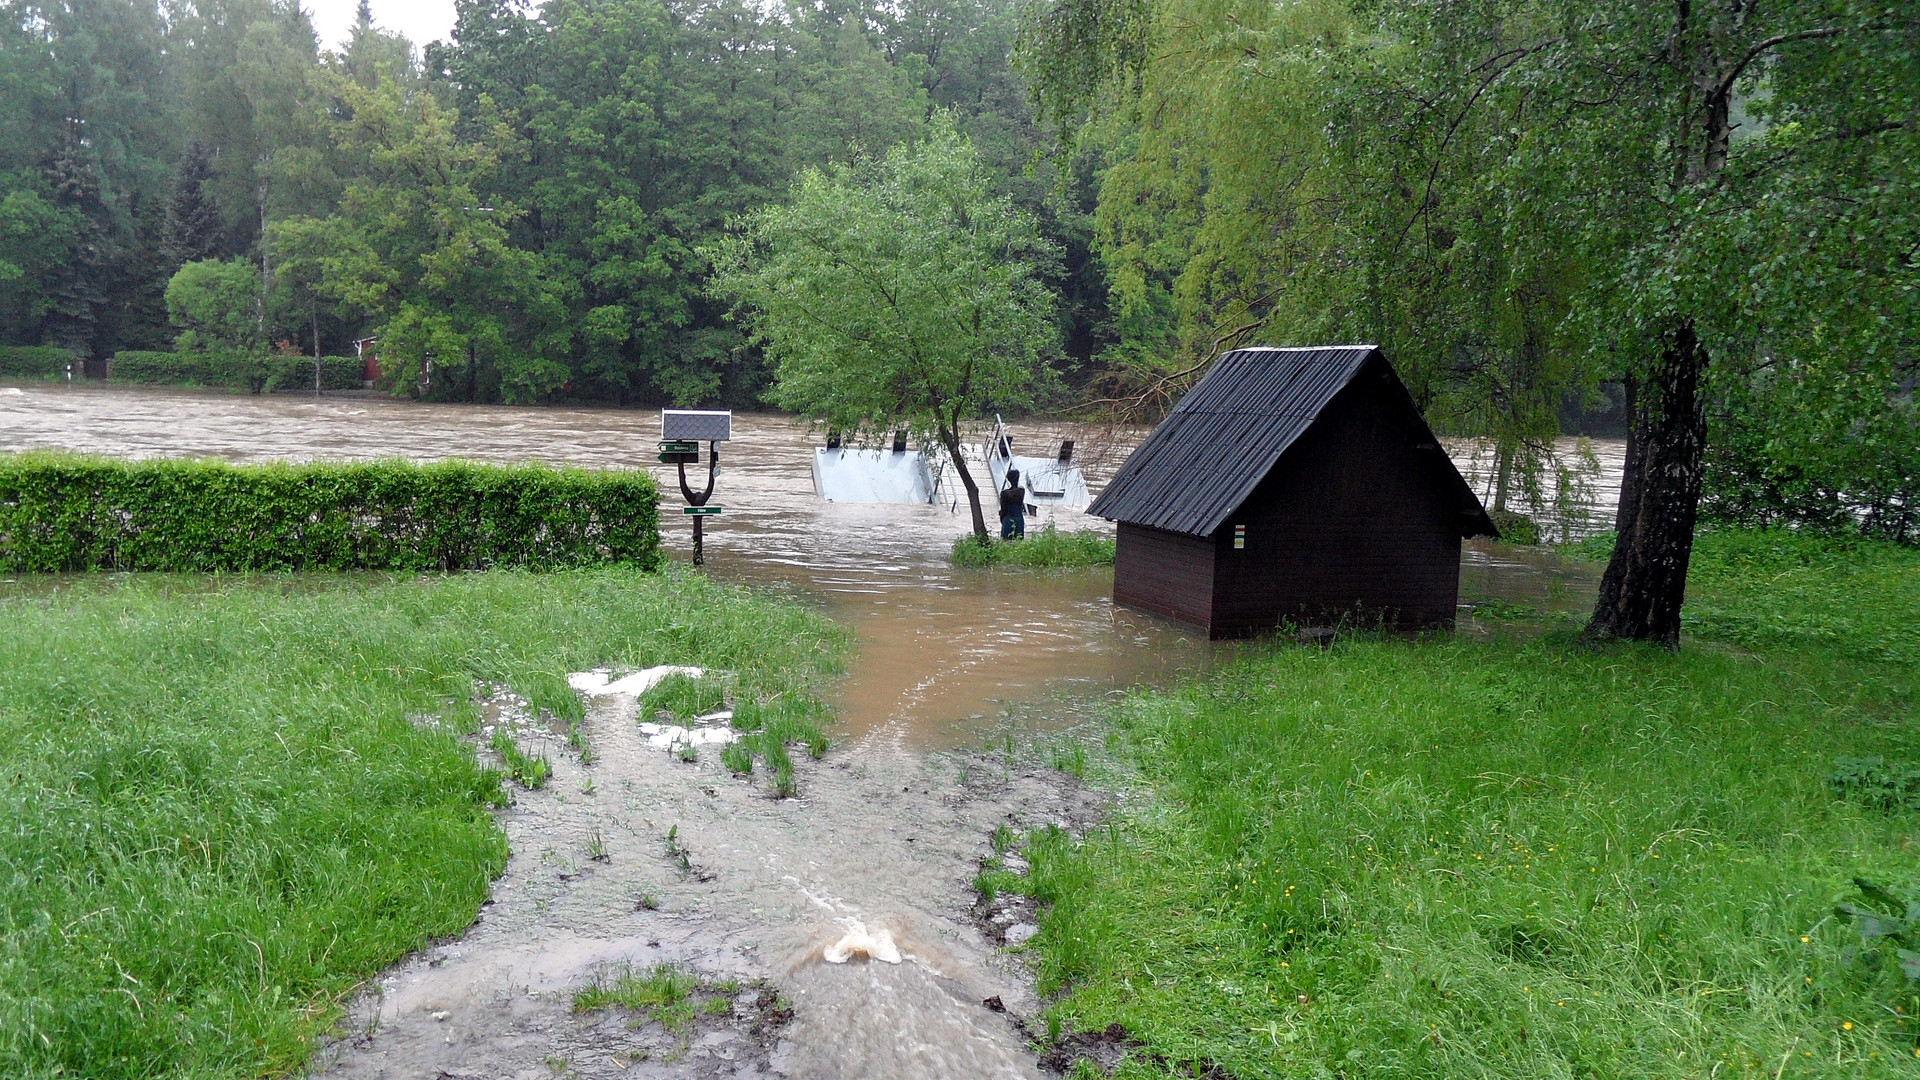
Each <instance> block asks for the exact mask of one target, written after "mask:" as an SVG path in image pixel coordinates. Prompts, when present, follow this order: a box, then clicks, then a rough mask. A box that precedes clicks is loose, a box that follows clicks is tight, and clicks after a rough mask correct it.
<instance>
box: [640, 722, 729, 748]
mask: <svg viewBox="0 0 1920 1080" xmlns="http://www.w3.org/2000/svg"><path fill="white" fill-rule="evenodd" d="M640 734H642V735H645V736H646V737H647V745H648V746H652V747H657V748H659V749H661V750H672V749H673V748H675V747H677V746H725V745H726V744H728V743H730V742H733V741H735V740H737V739H739V738H740V733H739V732H737V731H735V730H733V729H732V728H723V727H720V728H684V727H681V726H680V725H678V724H641V725H640Z"/></svg>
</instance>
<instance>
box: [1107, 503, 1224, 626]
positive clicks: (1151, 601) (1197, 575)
mask: <svg viewBox="0 0 1920 1080" xmlns="http://www.w3.org/2000/svg"><path fill="white" fill-rule="evenodd" d="M1213 564H1214V545H1213V542H1212V541H1211V540H1206V539H1203V538H1201V537H1197V536H1184V535H1182V534H1180V533H1174V532H1165V531H1162V530H1160V529H1150V528H1148V527H1146V526H1144V525H1128V524H1126V523H1124V522H1122V523H1121V525H1120V528H1119V533H1118V536H1117V537H1116V548H1115V551H1114V558H1113V602H1114V603H1116V604H1125V605H1127V606H1128V607H1135V608H1140V609H1141V610H1143V611H1151V612H1153V613H1154V614H1156V615H1165V616H1166V617H1167V618H1169V619H1177V620H1179V621H1180V622H1184V623H1191V624H1193V625H1195V626H1201V627H1206V626H1210V625H1211V623H1212V621H1213V594H1214V588H1213Z"/></svg>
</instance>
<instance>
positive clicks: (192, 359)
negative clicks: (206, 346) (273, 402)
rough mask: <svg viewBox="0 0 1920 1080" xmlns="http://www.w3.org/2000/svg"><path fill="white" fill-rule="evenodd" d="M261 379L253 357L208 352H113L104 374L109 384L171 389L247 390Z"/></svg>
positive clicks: (261, 370)
mask: <svg viewBox="0 0 1920 1080" xmlns="http://www.w3.org/2000/svg"><path fill="white" fill-rule="evenodd" d="M264 375H265V371H264V370H263V365H262V363H261V362H260V361H259V360H258V359H256V358H254V357H251V356H244V355H237V354H232V353H210V352H207V353H201V352H117V353H114V354H113V366H112V367H111V368H109V369H108V370H107V378H108V380H110V381H112V382H131V383H158V384H162V385H174V386H178V385H186V386H238V387H250V386H251V385H252V384H253V380H254V379H257V378H261V377H263V376H264Z"/></svg>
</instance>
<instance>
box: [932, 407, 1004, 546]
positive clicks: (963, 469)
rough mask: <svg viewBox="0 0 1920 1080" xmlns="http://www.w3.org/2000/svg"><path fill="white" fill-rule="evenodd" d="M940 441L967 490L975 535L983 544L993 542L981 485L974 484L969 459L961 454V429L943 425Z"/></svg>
mask: <svg viewBox="0 0 1920 1080" xmlns="http://www.w3.org/2000/svg"><path fill="white" fill-rule="evenodd" d="M940 441H941V442H942V443H944V444H945V445H946V448H947V456H948V457H950V458H952V459H953V471H954V474H955V475H956V476H958V477H960V486H961V487H963V488H966V489H967V503H968V505H970V506H971V507H972V508H973V535H974V537H975V538H976V539H978V540H979V541H980V542H981V543H983V544H985V543H988V542H990V541H992V539H993V537H992V536H991V535H990V534H989V533H988V532H987V516H986V515H985V514H983V513H981V512H980V485H978V484H976V483H974V482H973V473H971V472H969V471H967V457H966V455H965V454H962V453H961V452H960V427H959V425H958V424H955V425H954V426H953V427H952V428H948V427H946V426H945V425H942V426H941V428H940Z"/></svg>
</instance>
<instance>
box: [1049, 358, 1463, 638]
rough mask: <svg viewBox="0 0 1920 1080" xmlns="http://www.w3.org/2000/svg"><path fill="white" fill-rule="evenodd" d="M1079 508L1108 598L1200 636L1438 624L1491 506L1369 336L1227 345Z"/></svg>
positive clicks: (1444, 621)
mask: <svg viewBox="0 0 1920 1080" xmlns="http://www.w3.org/2000/svg"><path fill="white" fill-rule="evenodd" d="M1087 512H1088V513H1091V514H1097V515H1099V516H1101V517H1104V518H1107V519H1109V520H1112V521H1115V522H1117V523H1118V524H1119V551H1118V553H1117V556H1116V559H1115V562H1114V571H1113V599H1114V602H1115V603H1118V604H1125V605H1127V606H1129V607H1135V608H1141V609H1144V610H1146V611H1151V612H1155V613H1157V614H1160V615H1165V616H1168V617H1170V618H1173V619H1177V620H1179V621H1181V622H1185V623H1192V624H1194V625H1196V626H1201V627H1205V628H1206V630H1207V632H1208V634H1209V635H1210V636H1212V637H1216V638H1218V637H1231V636H1239V635H1245V634H1252V633H1257V632H1259V631H1261V630H1264V629H1269V628H1272V627H1274V626H1277V625H1279V624H1281V623H1290V624H1293V625H1296V626H1300V627H1303V628H1309V627H1327V626H1337V625H1340V624H1342V623H1346V624H1352V625H1364V626H1378V625H1382V624H1385V625H1387V626H1389V627H1392V628H1396V629H1403V630H1414V629H1421V628H1426V627H1438V626H1451V625H1452V623H1453V616H1454V608H1455V605H1456V603H1457V601H1458V597H1459V591H1460V541H1461V539H1462V538H1464V537H1469V536H1493V535H1496V534H1495V530H1494V527H1493V522H1492V521H1490V520H1488V518H1487V512H1486V510H1485V509H1484V508H1483V507H1482V506H1481V505H1480V500H1479V498H1478V497H1477V496H1475V495H1474V493H1473V489H1472V488H1470V487H1468V486H1467V482H1466V480H1465V479H1464V478H1463V477H1461V475H1460V471H1459V470H1458V469H1456V468H1454V465H1453V461H1452V459H1451V458H1449V457H1448V456H1447V453H1446V450H1445V449H1443V448H1442V447H1441V446H1440V441H1439V440H1438V439H1436V438H1435V437H1434V434H1433V430H1432V429H1431V428H1429V427H1428V426H1427V423H1426V421H1425V420H1423V419H1422V418H1421V416H1420V410H1419V409H1417V408H1415V407H1414V404H1413V398H1412V397H1411V396H1410V395H1409V394H1408V393H1407V388H1406V386H1405V385H1404V384H1402V383H1401V382H1400V377H1399V376H1398V375H1395V374H1394V372H1393V368H1392V366H1391V365H1389V364H1388V363H1387V360H1386V357H1385V356H1383V355H1381V352H1380V350H1379V349H1378V348H1377V347H1375V346H1371V345H1352V346H1329V347H1321V348H1308V349H1274V348H1252V349H1239V350H1236V351H1234V352H1231V353H1228V354H1227V355H1226V356H1223V357H1221V358H1220V360H1219V361H1218V362H1217V363H1215V364H1214V366H1213V370H1211V371H1209V372H1208V373H1207V375H1206V377H1205V378H1203V379H1201V380H1200V384H1199V385H1198V386H1195V387H1194V388H1193V390H1192V392H1190V393H1188V394H1187V396H1186V397H1185V398H1183V399H1181V401H1180V403H1179V404H1178V405H1176V406H1174V409H1173V412H1172V413H1171V414H1169V415H1168V416H1167V418H1166V420H1165V421H1164V422H1162V423H1161V424H1160V426H1159V427H1157V428H1155V429H1154V430H1153V433H1152V434H1151V435H1148V436H1147V439H1146V441H1145V442H1143V443H1141V444H1140V447H1139V448H1138V449H1136V450H1135V451H1134V452H1133V454H1132V456H1130V457H1128V458H1127V460H1126V463H1125V464H1123V465H1122V466H1121V467H1120V470H1119V472H1117V473H1116V474H1115V475H1114V478H1113V480H1112V482H1111V483H1109V484H1108V485H1107V488H1106V490H1105V491H1103V492H1101V494H1100V497H1099V498H1098V499H1095V500H1094V501H1093V504H1092V506H1090V507H1088V511H1087Z"/></svg>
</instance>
